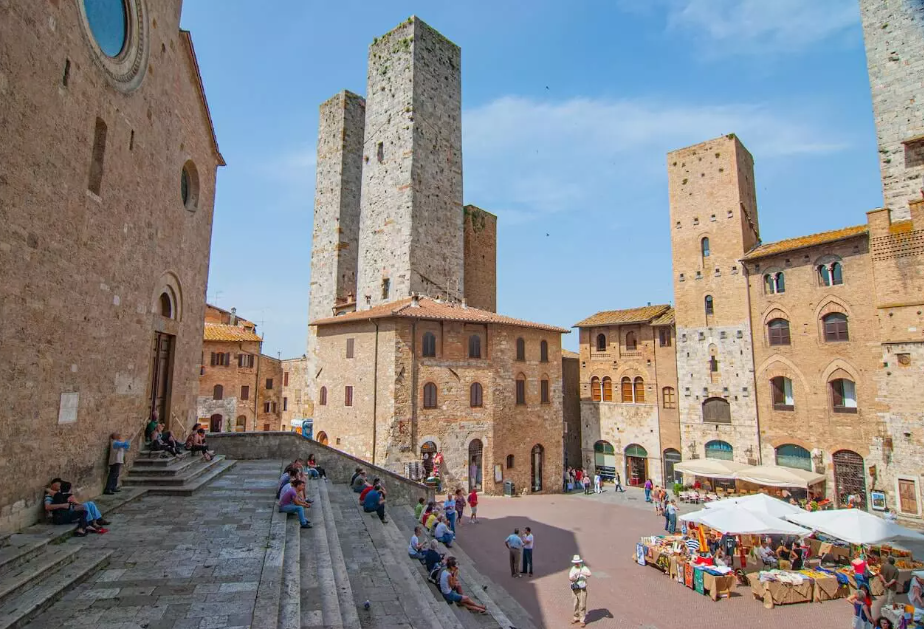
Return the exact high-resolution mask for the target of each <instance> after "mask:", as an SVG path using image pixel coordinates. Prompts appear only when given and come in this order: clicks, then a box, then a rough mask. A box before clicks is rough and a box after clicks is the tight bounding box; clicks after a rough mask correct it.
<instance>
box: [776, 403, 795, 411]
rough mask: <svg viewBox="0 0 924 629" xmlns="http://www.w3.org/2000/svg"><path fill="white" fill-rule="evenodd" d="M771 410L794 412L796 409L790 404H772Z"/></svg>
mask: <svg viewBox="0 0 924 629" xmlns="http://www.w3.org/2000/svg"><path fill="white" fill-rule="evenodd" d="M773 410H775V411H794V410H796V407H795V406H794V405H792V404H774V405H773Z"/></svg>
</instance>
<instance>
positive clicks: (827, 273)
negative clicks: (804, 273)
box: [817, 264, 831, 286]
mask: <svg viewBox="0 0 924 629" xmlns="http://www.w3.org/2000/svg"><path fill="white" fill-rule="evenodd" d="M817 270H818V282H819V283H820V284H821V285H822V286H831V270H830V269H829V268H828V265H827V264H819V265H818V268H817Z"/></svg>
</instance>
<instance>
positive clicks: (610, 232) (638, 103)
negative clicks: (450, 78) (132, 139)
mask: <svg viewBox="0 0 924 629" xmlns="http://www.w3.org/2000/svg"><path fill="white" fill-rule="evenodd" d="M256 6H257V5H255V4H254V3H253V2H252V1H251V0H222V1H221V2H218V1H217V0H186V2H185V6H184V10H183V19H182V24H183V27H184V28H187V29H189V30H191V31H192V34H193V40H194V42H195V45H196V51H197V53H198V57H199V64H200V66H201V70H202V75H203V79H204V82H205V87H206V92H207V96H208V100H209V105H210V107H211V112H212V117H213V119H214V122H215V127H216V132H217V134H218V141H219V145H220V146H221V151H222V153H223V155H224V157H225V159H226V160H227V162H228V165H227V166H226V167H225V168H223V169H220V171H219V175H218V194H217V198H216V202H215V221H214V231H213V236H212V260H211V270H210V274H209V287H208V298H209V300H210V301H211V302H213V303H216V304H217V305H219V306H222V307H225V308H230V307H232V306H233V307H237V309H238V312H239V313H240V314H241V315H242V316H245V317H247V318H249V319H251V320H253V321H256V322H257V323H258V325H259V329H260V330H261V331H262V332H263V333H264V335H265V342H264V351H265V352H266V353H269V354H272V355H276V354H277V353H281V354H282V356H283V357H284V358H285V357H292V356H297V355H301V354H302V353H303V352H304V346H305V337H306V333H307V304H308V285H309V271H310V256H311V251H310V248H311V220H312V209H313V192H314V181H315V172H314V164H315V142H316V139H317V116H318V113H317V112H318V105H320V103H321V102H323V101H324V100H326V99H327V98H329V97H330V96H332V95H333V94H334V93H336V92H337V91H339V90H341V89H349V90H351V91H354V92H356V93H359V94H364V93H365V78H366V52H367V48H368V45H369V44H370V43H371V41H372V39H373V38H374V37H376V36H378V35H381V34H383V33H385V32H387V31H389V30H390V29H391V28H392V27H394V26H395V25H397V24H398V23H399V22H400V21H402V20H403V19H406V18H407V17H408V16H410V15H417V16H419V17H420V18H422V19H423V20H425V21H426V22H428V23H429V24H431V25H432V26H433V27H435V28H436V29H438V30H439V31H441V32H442V33H443V34H444V35H446V36H447V37H449V38H450V39H451V40H453V41H454V42H456V43H457V44H459V45H460V46H461V47H462V92H463V118H462V119H463V160H464V176H465V180H464V188H465V192H464V195H465V202H466V203H472V204H475V205H478V206H480V207H483V208H485V209H486V210H488V211H491V212H494V213H496V214H497V215H498V309H499V311H501V312H503V313H504V314H508V315H512V316H516V317H521V318H525V319H531V320H536V321H542V322H546V323H553V324H558V325H561V326H562V327H570V326H571V325H572V324H574V323H575V322H576V321H578V320H580V319H582V318H584V317H586V316H588V315H590V314H592V313H594V312H596V311H598V310H606V309H616V308H628V307H634V306H638V305H644V304H645V303H647V302H649V301H650V302H652V303H667V302H669V301H670V300H671V263H670V241H669V237H670V226H669V217H668V204H667V179H666V164H665V159H666V158H665V154H666V153H667V151H669V150H672V149H676V148H680V147H683V146H688V145H690V144H695V143H697V142H700V141H703V140H707V139H710V138H713V137H715V136H718V135H721V134H725V133H736V134H738V136H739V137H740V138H741V140H742V141H743V142H744V143H745V145H746V146H747V147H748V148H749V149H750V151H751V153H752V154H753V155H754V158H755V162H756V177H757V198H758V207H759V215H760V225H761V235H762V237H763V240H764V242H771V241H774V240H779V239H782V238H787V237H790V236H795V235H799V234H806V233H812V232H816V231H824V230H827V229H834V228H837V227H842V226H846V225H855V224H860V223H863V222H865V220H866V217H865V214H864V213H865V212H866V211H867V210H870V209H872V208H874V207H878V206H879V205H881V203H882V193H881V189H880V182H879V171H878V160H877V152H876V142H875V130H874V127H873V117H872V106H871V102H870V95H869V81H868V78H867V75H866V59H865V55H864V52H863V40H862V31H861V27H860V16H859V7H858V2H857V1H856V0H812V1H811V2H805V0H773V2H768V1H767V0H606V1H604V0H582V1H576V2H564V1H559V2H548V1H545V0H530V1H528V2H527V1H521V0H505V1H504V2H497V0H492V1H482V0H467V1H466V2H454V3H450V2H440V3H436V2H412V1H387V2H383V1H379V2H371V1H369V2H365V1H360V0H341V1H339V2H314V1H312V2H307V1H306V2H302V1H300V0H286V1H283V0H275V1H274V2H267V3H264V4H263V5H262V6H263V7H268V8H270V9H268V10H264V11H260V10H257V9H256V8H255V7H256ZM576 336H577V335H576V334H575V333H572V334H569V335H565V337H564V345H565V346H566V347H570V348H571V349H576V346H577V338H576Z"/></svg>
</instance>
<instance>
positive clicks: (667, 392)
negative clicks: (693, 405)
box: [661, 387, 677, 408]
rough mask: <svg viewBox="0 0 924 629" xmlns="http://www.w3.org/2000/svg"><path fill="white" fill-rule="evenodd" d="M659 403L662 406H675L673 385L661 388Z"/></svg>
mask: <svg viewBox="0 0 924 629" xmlns="http://www.w3.org/2000/svg"><path fill="white" fill-rule="evenodd" d="M661 403H662V404H663V406H664V408H677V400H676V399H675V398H674V387H664V388H663V389H661Z"/></svg>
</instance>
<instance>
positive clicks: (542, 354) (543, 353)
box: [539, 341, 549, 363]
mask: <svg viewBox="0 0 924 629" xmlns="http://www.w3.org/2000/svg"><path fill="white" fill-rule="evenodd" d="M539 362H541V363H547V362H549V342H548V341H542V342H541V343H539Z"/></svg>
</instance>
